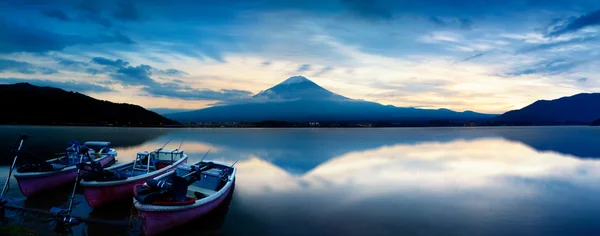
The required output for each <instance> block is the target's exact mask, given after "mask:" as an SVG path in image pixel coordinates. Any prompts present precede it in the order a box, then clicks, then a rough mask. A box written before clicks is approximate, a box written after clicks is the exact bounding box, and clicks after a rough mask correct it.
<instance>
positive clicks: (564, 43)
mask: <svg viewBox="0 0 600 236" xmlns="http://www.w3.org/2000/svg"><path fill="white" fill-rule="evenodd" d="M594 41H600V37H598V36H587V37H578V38H573V39H570V40H564V41H557V42H548V43H541V44H538V45H535V46H531V47H526V48H523V49H521V50H519V51H517V53H530V52H535V51H540V50H547V49H552V48H556V47H561V46H567V45H577V44H585V43H588V42H594Z"/></svg>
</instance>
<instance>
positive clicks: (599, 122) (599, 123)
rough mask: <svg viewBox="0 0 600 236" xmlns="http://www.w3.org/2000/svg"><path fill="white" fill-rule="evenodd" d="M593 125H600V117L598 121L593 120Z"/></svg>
mask: <svg viewBox="0 0 600 236" xmlns="http://www.w3.org/2000/svg"><path fill="white" fill-rule="evenodd" d="M592 126H600V119H597V120H596V121H594V122H592Z"/></svg>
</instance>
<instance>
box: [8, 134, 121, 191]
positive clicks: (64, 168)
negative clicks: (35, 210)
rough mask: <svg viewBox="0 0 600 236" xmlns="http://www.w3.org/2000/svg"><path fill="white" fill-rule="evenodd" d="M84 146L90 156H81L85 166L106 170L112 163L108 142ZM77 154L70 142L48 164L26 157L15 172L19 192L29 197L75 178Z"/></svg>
mask: <svg viewBox="0 0 600 236" xmlns="http://www.w3.org/2000/svg"><path fill="white" fill-rule="evenodd" d="M83 145H84V146H86V147H88V148H89V154H90V155H89V156H90V157H91V158H89V157H87V155H84V158H83V161H84V162H86V163H87V164H92V162H93V163H95V164H99V165H100V166H102V167H105V166H110V165H111V164H113V163H114V162H115V157H116V156H117V151H116V150H115V149H112V148H110V142H93V141H90V142H85V143H84V144H83ZM80 155H83V153H80V146H79V143H77V142H74V141H72V142H70V143H69V147H68V148H67V150H66V152H65V155H64V156H62V157H59V158H54V159H50V160H47V161H43V160H37V159H36V158H28V159H27V161H26V163H25V164H23V165H21V166H20V167H19V168H17V172H16V173H15V179H17V182H18V184H19V188H20V189H21V192H22V193H23V195H25V196H26V197H30V196H34V195H36V194H39V193H41V192H44V191H47V190H51V189H54V188H56V187H58V186H61V185H65V184H68V183H71V182H73V181H74V180H75V176H76V175H77V166H76V165H77V164H78V163H79V161H80Z"/></svg>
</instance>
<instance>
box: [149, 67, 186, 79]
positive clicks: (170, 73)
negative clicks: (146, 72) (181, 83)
mask: <svg viewBox="0 0 600 236" xmlns="http://www.w3.org/2000/svg"><path fill="white" fill-rule="evenodd" d="M156 71H157V72H158V73H160V74H164V75H168V76H177V77H179V76H184V75H188V73H187V72H185V71H181V70H177V69H166V70H158V69H157V70H156Z"/></svg>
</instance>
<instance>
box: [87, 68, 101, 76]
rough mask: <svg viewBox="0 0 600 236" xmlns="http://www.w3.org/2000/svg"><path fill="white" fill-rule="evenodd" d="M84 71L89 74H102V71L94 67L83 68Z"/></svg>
mask: <svg viewBox="0 0 600 236" xmlns="http://www.w3.org/2000/svg"><path fill="white" fill-rule="evenodd" d="M85 72H86V73H88V74H90V75H97V74H102V73H103V72H104V71H101V70H98V69H94V68H87V69H85Z"/></svg>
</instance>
